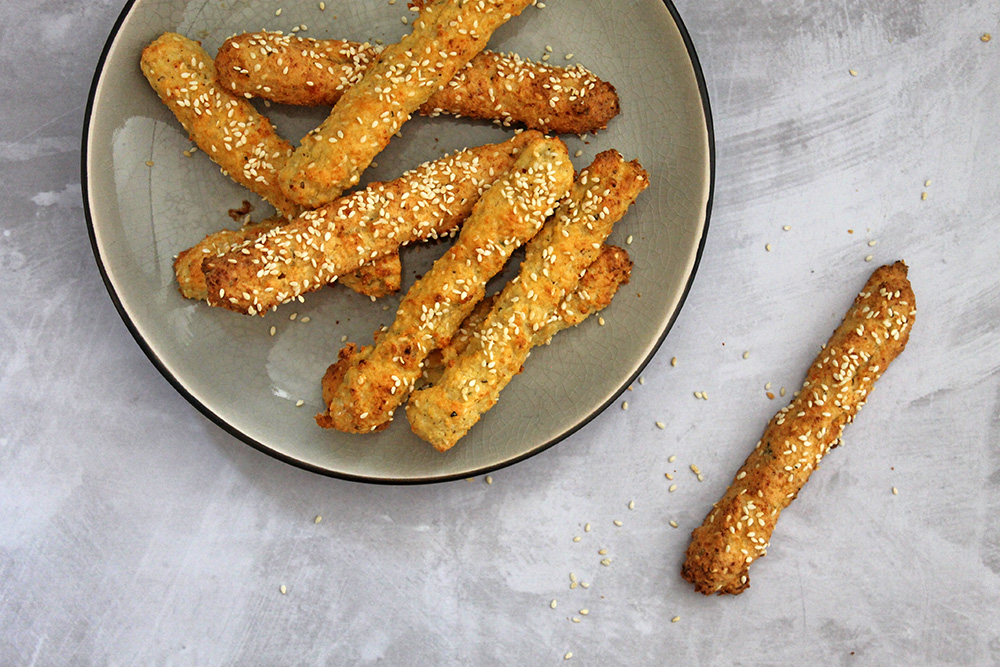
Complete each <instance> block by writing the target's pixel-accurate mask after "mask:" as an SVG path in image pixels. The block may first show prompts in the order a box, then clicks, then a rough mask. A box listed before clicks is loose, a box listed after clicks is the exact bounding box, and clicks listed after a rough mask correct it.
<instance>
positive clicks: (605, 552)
mask: <svg viewBox="0 0 1000 667" xmlns="http://www.w3.org/2000/svg"><path fill="white" fill-rule="evenodd" d="M607 554H608V550H607V549H598V550H597V555H598V556H606V555H607Z"/></svg>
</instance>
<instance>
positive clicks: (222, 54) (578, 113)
mask: <svg viewBox="0 0 1000 667" xmlns="http://www.w3.org/2000/svg"><path fill="white" fill-rule="evenodd" d="M379 51H380V48H379V47H375V46H371V45H369V44H360V43H358V42H347V41H343V40H334V39H325V40H321V39H310V38H307V37H298V36H295V35H284V34H281V33H277V32H263V31H262V32H255V33H244V34H242V35H236V36H234V37H230V38H229V39H228V40H226V42H225V43H224V44H223V45H222V47H221V48H220V49H219V53H218V54H217V55H216V57H215V65H216V70H217V71H218V79H219V83H220V84H221V85H222V86H224V87H225V88H226V89H227V90H229V91H231V92H233V93H235V94H237V95H244V96H247V97H260V98H263V99H267V100H270V101H272V102H278V103H281V104H295V105H301V106H320V105H325V106H333V105H334V104H336V103H337V100H339V99H340V97H341V96H342V95H343V94H344V91H346V90H347V89H348V88H350V87H351V86H353V85H354V84H355V83H357V82H358V81H360V80H361V77H362V76H363V75H364V73H365V71H366V70H367V69H368V67H370V66H371V64H372V63H373V62H374V61H375V59H376V57H377V56H378V53H379ZM620 110H621V107H620V105H619V101H618V94H617V93H616V92H615V88H614V86H612V85H611V84H610V83H608V82H607V81H604V80H602V79H600V78H599V77H597V76H596V75H595V74H593V73H592V72H590V71H589V70H587V69H586V68H584V67H583V66H582V65H574V66H573V67H554V66H549V65H545V64H541V63H535V62H531V61H529V60H522V59H521V58H520V57H519V56H517V55H515V54H505V53H496V52H493V51H483V52H482V53H479V54H477V55H476V56H475V57H474V58H473V59H472V60H470V61H469V62H468V63H467V64H466V65H465V67H463V68H461V69H460V70H458V73H457V74H456V75H455V77H454V78H453V79H452V80H451V81H449V82H448V84H447V85H446V86H445V87H444V88H442V89H441V90H439V91H437V92H435V93H434V94H433V95H431V97H430V98H429V99H428V100H427V101H426V102H425V103H424V104H423V105H421V106H420V108H419V111H420V113H421V114H423V115H425V116H435V115H438V114H451V115H455V116H467V117H470V118H482V119H487V120H495V121H498V122H500V123H502V124H503V125H505V126H508V125H511V124H516V125H523V126H524V127H527V128H529V129H533V130H541V131H542V132H554V133H560V134H561V133H571V134H582V133H584V132H595V131H597V130H602V129H604V128H606V127H607V126H608V121H610V120H611V119H612V118H614V117H615V116H617V115H618V113H619V111H620Z"/></svg>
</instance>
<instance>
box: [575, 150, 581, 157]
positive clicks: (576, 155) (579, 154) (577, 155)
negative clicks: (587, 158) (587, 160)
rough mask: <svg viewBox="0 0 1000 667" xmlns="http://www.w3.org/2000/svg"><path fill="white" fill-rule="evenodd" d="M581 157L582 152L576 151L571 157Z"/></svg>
mask: <svg viewBox="0 0 1000 667" xmlns="http://www.w3.org/2000/svg"><path fill="white" fill-rule="evenodd" d="M581 155H583V151H577V152H575V153H573V157H580V156H581Z"/></svg>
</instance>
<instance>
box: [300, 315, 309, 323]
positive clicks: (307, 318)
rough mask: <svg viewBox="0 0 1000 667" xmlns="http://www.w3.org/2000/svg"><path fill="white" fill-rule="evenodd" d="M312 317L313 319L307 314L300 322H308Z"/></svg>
mask: <svg viewBox="0 0 1000 667" xmlns="http://www.w3.org/2000/svg"><path fill="white" fill-rule="evenodd" d="M310 319H311V318H310V317H309V316H308V315H306V316H305V317H303V318H302V319H301V320H299V322H302V324H305V323H306V322H308V321H309V320H310Z"/></svg>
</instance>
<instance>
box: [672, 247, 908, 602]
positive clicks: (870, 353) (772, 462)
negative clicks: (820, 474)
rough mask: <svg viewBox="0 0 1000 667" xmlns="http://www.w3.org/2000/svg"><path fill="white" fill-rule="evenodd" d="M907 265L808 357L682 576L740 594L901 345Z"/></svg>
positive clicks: (886, 271)
mask: <svg viewBox="0 0 1000 667" xmlns="http://www.w3.org/2000/svg"><path fill="white" fill-rule="evenodd" d="M906 273H907V269H906V265H905V264H904V263H903V262H896V263H895V264H893V265H887V266H883V267H880V268H879V269H877V270H876V271H875V272H874V273H873V274H872V276H871V278H870V279H869V280H868V283H867V284H866V285H865V287H864V289H862V291H861V293H860V294H859V295H858V297H857V298H856V299H855V300H854V305H853V306H852V307H851V308H850V309H849V310H848V311H847V315H846V316H845V317H844V321H843V323H841V325H840V326H839V327H837V329H836V331H834V332H833V335H832V336H831V337H830V340H829V341H828V342H827V344H826V345H825V346H824V347H823V350H822V351H821V352H820V353H819V356H817V357H816V360H815V361H814V362H813V364H812V366H811V367H810V368H809V372H808V374H807V375H806V380H805V382H804V383H803V384H802V389H801V390H800V391H799V392H798V394H797V395H796V397H795V399H794V400H793V401H792V402H791V404H790V405H789V406H787V407H786V408H783V409H782V410H781V411H780V412H779V413H778V414H776V415H775V416H774V417H773V418H772V419H771V421H770V423H768V425H767V428H766V429H765V430H764V435H763V437H762V438H761V439H760V441H758V443H757V446H756V448H755V449H754V451H753V452H752V453H751V454H750V456H749V457H748V458H747V460H746V461H745V462H744V463H743V467H741V468H740V469H739V471H738V472H737V473H736V477H735V479H733V483H732V484H731V485H730V487H729V489H727V490H726V493H725V495H724V496H723V497H722V499H721V500H719V502H717V503H716V504H715V506H714V507H713V508H712V511H711V512H710V513H709V514H708V516H707V517H706V518H705V522H704V523H703V524H702V525H701V526H699V527H698V528H696V529H695V530H694V532H693V533H692V534H691V545H690V546H689V547H688V550H687V559H686V560H685V561H684V566H683V568H682V570H681V574H682V576H683V577H684V578H685V579H687V580H688V581H690V582H691V583H693V584H694V585H695V588H696V589H697V590H698V591H699V592H701V593H704V594H706V595H710V594H712V593H719V594H723V593H730V594H737V593H741V592H742V591H743V590H744V589H746V588H747V587H748V586H749V585H750V583H749V581H750V580H749V569H750V563H752V562H753V561H754V560H755V559H757V558H760V557H762V556H764V555H765V554H766V553H767V547H768V544H769V542H770V539H771V533H772V531H773V530H774V527H775V524H776V523H777V521H778V516H779V514H780V513H781V511H782V510H783V509H785V508H786V507H788V505H789V504H790V503H791V502H792V500H794V499H795V497H796V496H797V495H798V493H799V491H800V490H801V489H802V487H803V485H805V483H806V481H807V480H808V479H809V476H810V475H811V474H812V472H813V470H815V469H816V468H817V467H818V466H819V462H820V460H822V458H823V457H824V456H825V455H826V453H827V452H829V451H830V449H831V448H832V447H835V446H836V445H837V444H839V441H840V436H841V434H842V432H843V429H844V426H845V425H846V424H848V423H850V422H851V421H853V420H854V416H855V414H857V411H858V409H859V408H860V407H861V406H862V405H863V404H864V402H865V400H866V398H867V397H868V394H869V393H870V392H871V390H872V389H873V387H874V385H875V380H877V379H878V378H879V376H880V375H881V374H882V373H883V372H884V371H885V369H886V368H887V367H888V366H889V363H890V362H891V361H892V360H893V359H895V358H896V356H897V355H898V354H899V353H900V352H902V351H903V348H905V347H906V342H907V340H908V339H909V336H910V327H911V325H912V324H913V320H914V317H915V315H916V302H915V299H914V296H913V290H912V288H911V287H910V283H909V281H908V280H907V278H906Z"/></svg>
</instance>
